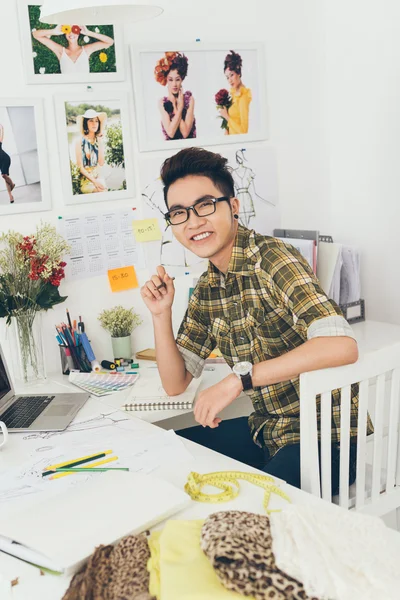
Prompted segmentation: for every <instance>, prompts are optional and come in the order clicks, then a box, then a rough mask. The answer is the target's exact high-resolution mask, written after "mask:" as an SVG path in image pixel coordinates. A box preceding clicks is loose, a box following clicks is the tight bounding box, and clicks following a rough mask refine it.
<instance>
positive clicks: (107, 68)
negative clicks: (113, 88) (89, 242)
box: [28, 5, 116, 76]
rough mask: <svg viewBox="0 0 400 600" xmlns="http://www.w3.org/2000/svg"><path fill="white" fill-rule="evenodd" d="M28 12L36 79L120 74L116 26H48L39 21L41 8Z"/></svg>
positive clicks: (31, 6)
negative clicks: (50, 75)
mask: <svg viewBox="0 0 400 600" xmlns="http://www.w3.org/2000/svg"><path fill="white" fill-rule="evenodd" d="M28 11H29V23H30V29H31V36H32V58H33V66H34V72H35V74H36V75H49V74H60V75H69V76H74V75H80V74H83V75H85V74H86V75H88V74H90V73H115V72H116V57H115V47H114V27H113V25H98V26H96V25H92V26H87V25H82V24H75V25H74V24H72V25H70V24H60V25H56V26H54V25H47V24H46V23H42V22H41V21H40V20H39V18H40V6H39V5H29V6H28Z"/></svg>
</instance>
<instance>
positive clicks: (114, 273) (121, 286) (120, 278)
mask: <svg viewBox="0 0 400 600" xmlns="http://www.w3.org/2000/svg"><path fill="white" fill-rule="evenodd" d="M108 279H109V281H110V286H111V291H112V292H123V291H124V290H132V289H133V288H138V287H139V283H138V280H137V277H136V271H135V267H122V268H121V269H111V270H110V271H108Z"/></svg>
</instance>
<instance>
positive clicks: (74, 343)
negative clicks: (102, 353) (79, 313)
mask: <svg viewBox="0 0 400 600" xmlns="http://www.w3.org/2000/svg"><path fill="white" fill-rule="evenodd" d="M56 331H57V335H56V340H57V342H58V346H59V348H60V358H61V369H62V373H63V375H69V373H70V372H71V371H74V370H75V371H80V372H81V373H90V372H91V371H96V372H97V371H100V370H101V366H100V364H99V362H98V361H97V360H96V356H95V354H94V352H93V349H92V347H91V345H90V342H89V339H88V337H87V334H86V332H85V324H84V322H83V321H82V317H79V321H78V322H76V320H73V321H72V320H71V316H70V314H69V310H68V309H67V323H60V324H59V325H56Z"/></svg>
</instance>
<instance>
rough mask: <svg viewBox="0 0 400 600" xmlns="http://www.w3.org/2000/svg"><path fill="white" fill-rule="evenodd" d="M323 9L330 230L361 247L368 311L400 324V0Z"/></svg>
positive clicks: (355, 1)
mask: <svg viewBox="0 0 400 600" xmlns="http://www.w3.org/2000/svg"><path fill="white" fill-rule="evenodd" d="M325 8H326V17H325V18H326V21H325V22H326V79H325V85H326V88H325V91H326V97H327V99H328V103H327V112H326V122H327V126H328V132H327V134H328V146H329V157H330V165H329V169H330V193H331V198H330V213H331V226H330V232H331V233H332V235H333V236H334V238H335V239H336V240H337V241H340V242H346V243H349V244H355V245H358V246H359V248H360V250H361V264H362V293H363V295H364V297H365V299H366V311H367V316H368V318H371V319H376V320H379V321H389V322H392V323H400V311H399V299H400V277H399V267H398V256H399V251H398V245H399V223H400V198H399V190H400V169H399V162H400V120H399V115H400V75H399V73H400V71H399V64H400V36H399V30H400V3H399V2H398V0H335V1H334V2H333V1H331V0H326V2H325Z"/></svg>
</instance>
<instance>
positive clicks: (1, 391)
mask: <svg viewBox="0 0 400 600" xmlns="http://www.w3.org/2000/svg"><path fill="white" fill-rule="evenodd" d="M10 390H11V383H10V380H9V379H8V376H7V371H6V365H5V364H4V360H3V356H2V353H1V349H0V405H1V401H2V399H3V398H4V396H5V395H6V394H8V392H9V391H10Z"/></svg>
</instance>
